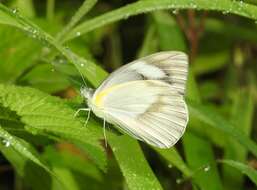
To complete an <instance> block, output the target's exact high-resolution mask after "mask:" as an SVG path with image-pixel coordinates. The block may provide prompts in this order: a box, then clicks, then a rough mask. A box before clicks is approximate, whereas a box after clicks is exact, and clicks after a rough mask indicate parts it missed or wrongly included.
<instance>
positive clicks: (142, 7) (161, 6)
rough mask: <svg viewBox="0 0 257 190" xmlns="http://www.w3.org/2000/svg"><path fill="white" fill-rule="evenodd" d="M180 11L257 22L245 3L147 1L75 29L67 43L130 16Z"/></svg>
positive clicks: (253, 10) (256, 9) (254, 9)
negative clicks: (211, 12)
mask: <svg viewBox="0 0 257 190" xmlns="http://www.w3.org/2000/svg"><path fill="white" fill-rule="evenodd" d="M174 9H175V10H179V9H196V10H215V11H221V12H224V13H232V14H237V15H241V16H244V17H247V18H251V19H255V20H257V6H254V5H251V4H247V3H244V2H243V1H242V2H241V1H230V0H215V1H203V0H180V1H171V0H162V1H156V0H145V1H137V2H135V3H131V4H129V5H126V6H124V7H121V8H118V9H116V10H113V11H110V12H108V13H105V14H102V15H100V16H97V17H95V18H93V19H91V20H88V21H85V22H83V23H81V24H80V25H78V26H77V27H75V28H74V29H73V30H72V31H71V32H70V33H69V34H68V35H67V38H66V39H65V41H67V40H71V39H73V38H76V37H77V33H78V32H80V34H81V35H82V34H85V33H87V32H90V31H92V30H95V29H96V28H99V27H102V26H105V25H107V24H110V23H112V22H115V21H118V20H121V19H127V18H128V17H130V16H134V15H138V14H142V13H148V12H151V11H157V10H174Z"/></svg>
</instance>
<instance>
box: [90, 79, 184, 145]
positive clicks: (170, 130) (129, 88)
mask: <svg viewBox="0 0 257 190" xmlns="http://www.w3.org/2000/svg"><path fill="white" fill-rule="evenodd" d="M92 102H93V104H94V105H95V107H96V108H97V109H99V110H101V112H102V113H103V114H104V115H105V117H106V118H105V119H106V120H107V121H109V122H110V123H113V124H116V125H118V127H119V128H120V129H121V130H123V131H125V132H126V133H128V134H130V135H132V136H133V137H135V138H137V139H139V140H142V141H145V142H147V143H149V144H151V145H154V146H157V147H160V148H168V147H171V146H172V145H173V144H175V143H176V142H177V140H178V139H179V138H180V137H181V136H182V135H183V133H184V131H185V127H186V124H187V121H188V112H187V107H186V104H185V102H184V100H183V96H182V95H181V94H180V93H178V92H177V89H176V88H174V87H173V86H171V85H169V84H168V83H166V82H163V81H158V80H137V81H129V82H125V83H121V84H116V85H113V86H110V87H107V88H105V89H103V90H102V91H101V92H99V93H95V95H94V96H93V99H92Z"/></svg>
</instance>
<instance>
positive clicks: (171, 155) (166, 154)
mask: <svg viewBox="0 0 257 190" xmlns="http://www.w3.org/2000/svg"><path fill="white" fill-rule="evenodd" d="M154 150H155V151H156V152H157V153H158V154H160V155H161V156H162V157H163V158H164V159H165V160H166V161H167V162H168V166H169V165H171V166H173V165H174V166H175V167H176V168H178V169H179V170H180V171H181V172H182V173H183V174H184V176H185V177H191V176H192V171H191V170H190V169H189V168H188V166H187V165H186V163H185V162H184V160H183V159H182V158H181V156H180V155H179V153H178V151H177V150H176V148H175V147H173V148H171V149H160V148H154Z"/></svg>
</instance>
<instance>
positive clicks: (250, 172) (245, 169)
mask: <svg viewBox="0 0 257 190" xmlns="http://www.w3.org/2000/svg"><path fill="white" fill-rule="evenodd" d="M219 162H221V163H224V164H227V165H229V166H230V167H233V168H235V169H237V170H239V171H240V172H242V173H244V174H245V175H247V176H248V177H249V178H250V179H251V180H252V182H254V183H255V185H257V171H256V170H255V169H254V168H252V167H250V166H248V165H245V164H243V163H241V162H237V161H234V160H220V161H219Z"/></svg>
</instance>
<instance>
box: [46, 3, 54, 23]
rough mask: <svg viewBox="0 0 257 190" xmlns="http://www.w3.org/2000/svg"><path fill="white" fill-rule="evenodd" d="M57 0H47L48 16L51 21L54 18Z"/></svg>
mask: <svg viewBox="0 0 257 190" xmlns="http://www.w3.org/2000/svg"><path fill="white" fill-rule="evenodd" d="M54 7H55V0H47V2H46V18H47V19H48V20H49V21H51V20H52V19H53V18H54Z"/></svg>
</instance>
